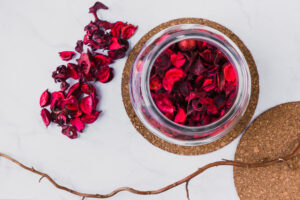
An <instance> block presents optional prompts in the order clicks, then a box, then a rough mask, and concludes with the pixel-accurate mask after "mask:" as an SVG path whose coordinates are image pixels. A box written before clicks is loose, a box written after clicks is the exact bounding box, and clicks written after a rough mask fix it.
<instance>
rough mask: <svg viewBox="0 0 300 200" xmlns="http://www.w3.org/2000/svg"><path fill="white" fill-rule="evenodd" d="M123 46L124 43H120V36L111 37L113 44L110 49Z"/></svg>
mask: <svg viewBox="0 0 300 200" xmlns="http://www.w3.org/2000/svg"><path fill="white" fill-rule="evenodd" d="M122 47H124V45H122V44H120V43H119V40H118V38H116V37H113V38H111V44H110V45H109V47H108V49H109V50H116V49H121V48H122Z"/></svg>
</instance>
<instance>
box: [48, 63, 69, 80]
mask: <svg viewBox="0 0 300 200" xmlns="http://www.w3.org/2000/svg"><path fill="white" fill-rule="evenodd" d="M69 76H70V75H69V71H68V69H67V67H66V66H65V65H60V66H58V67H57V68H56V70H55V71H54V72H52V78H53V79H54V81H55V82H62V81H65V80H66V79H67V78H69Z"/></svg>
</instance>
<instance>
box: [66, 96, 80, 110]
mask: <svg viewBox="0 0 300 200" xmlns="http://www.w3.org/2000/svg"><path fill="white" fill-rule="evenodd" d="M64 107H65V108H66V109H68V110H70V111H77V110H78V100H77V98H76V97H74V96H72V95H70V96H69V97H67V98H66V99H64Z"/></svg>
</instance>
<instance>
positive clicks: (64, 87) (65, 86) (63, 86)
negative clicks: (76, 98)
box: [60, 81, 70, 91]
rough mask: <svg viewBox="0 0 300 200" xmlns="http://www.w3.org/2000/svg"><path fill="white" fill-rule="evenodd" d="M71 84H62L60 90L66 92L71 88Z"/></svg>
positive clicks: (64, 82)
mask: <svg viewBox="0 0 300 200" xmlns="http://www.w3.org/2000/svg"><path fill="white" fill-rule="evenodd" d="M69 86H70V84H69V83H67V82H66V81H63V82H61V84H60V90H61V91H66V90H67V89H68V88H69Z"/></svg>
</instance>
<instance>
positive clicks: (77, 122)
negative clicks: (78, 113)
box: [70, 118, 84, 132]
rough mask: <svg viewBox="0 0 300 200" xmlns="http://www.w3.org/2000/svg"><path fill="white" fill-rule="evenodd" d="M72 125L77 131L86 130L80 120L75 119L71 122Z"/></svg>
mask: <svg viewBox="0 0 300 200" xmlns="http://www.w3.org/2000/svg"><path fill="white" fill-rule="evenodd" d="M70 122H71V124H72V125H73V126H74V127H75V128H76V130H77V131H79V132H82V130H83V129H84V123H83V122H82V121H81V119H80V118H74V119H71V120H70Z"/></svg>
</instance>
